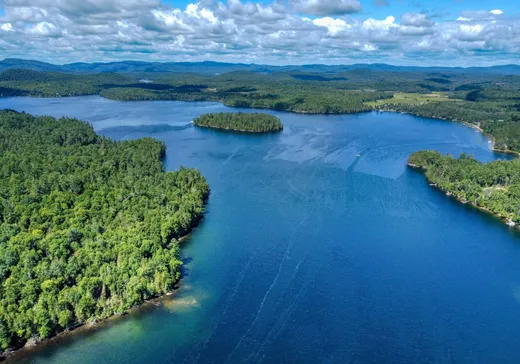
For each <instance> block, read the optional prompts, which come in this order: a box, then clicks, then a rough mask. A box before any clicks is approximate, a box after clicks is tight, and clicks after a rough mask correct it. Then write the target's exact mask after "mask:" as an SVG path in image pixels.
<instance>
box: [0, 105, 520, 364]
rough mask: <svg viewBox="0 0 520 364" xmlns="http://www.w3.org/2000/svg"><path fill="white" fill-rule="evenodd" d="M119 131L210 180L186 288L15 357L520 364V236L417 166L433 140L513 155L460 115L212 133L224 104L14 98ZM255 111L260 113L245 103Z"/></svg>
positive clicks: (487, 156)
mask: <svg viewBox="0 0 520 364" xmlns="http://www.w3.org/2000/svg"><path fill="white" fill-rule="evenodd" d="M0 108H11V109H15V110H19V111H27V112H29V113H33V114H45V115H53V116H74V117H77V118H81V119H83V120H86V121H89V122H90V123H92V125H93V126H94V128H95V129H96V131H98V132H99V133H101V134H103V135H106V136H108V137H110V138H113V139H116V140H124V139H134V138H141V137H144V136H150V137H154V138H157V139H160V140H162V141H164V142H165V143H166V145H167V154H166V158H165V160H164V166H165V169H166V170H174V169H176V168H178V167H179V166H181V165H184V166H188V167H195V168H198V169H199V170H200V171H201V172H202V173H203V175H204V176H205V177H206V178H207V180H208V182H209V184H210V186H211V189H212V192H211V196H210V199H209V204H208V209H207V213H206V216H205V218H204V220H203V222H202V223H201V225H200V226H199V227H198V228H196V229H195V231H194V232H193V234H192V235H191V237H190V238H189V239H188V240H187V241H186V242H185V243H184V245H185V246H184V249H183V260H184V262H185V270H184V278H183V280H182V282H181V285H180V289H179V290H178V291H177V293H176V294H175V295H174V296H171V297H167V298H165V299H162V300H160V306H158V307H156V306H155V305H152V304H147V305H145V306H144V307H143V308H141V309H138V310H135V311H134V312H132V313H131V314H129V315H127V316H125V317H122V318H119V319H117V320H111V321H109V322H107V323H105V324H104V325H101V327H97V328H94V329H91V330H80V331H79V332H77V333H74V334H72V335H67V336H65V337H63V338H58V339H56V340H54V341H52V342H51V343H49V344H47V345H45V346H44V347H43V348H39V349H37V350H33V351H24V352H21V353H20V355H19V356H18V357H17V358H16V359H17V360H20V361H28V362H34V363H97V364H101V363H142V362H153V363H242V362H248V363H249V362H250V363H281V362H284V363H414V364H419V363H471V364H475V363H486V364H488V363H519V362H520V239H519V238H520V237H519V234H518V233H516V232H515V231H513V230H511V229H510V228H508V227H507V226H506V225H505V224H503V223H502V222H501V221H499V220H498V219H495V218H493V217H491V216H488V215H486V214H484V213H481V212H479V211H476V210H475V209H473V208H471V207H469V206H465V205H462V204H459V203H457V202H456V201H454V200H453V199H451V198H448V197H447V196H446V195H444V194H443V193H441V192H440V191H438V190H435V189H433V188H432V187H430V186H429V185H428V183H427V182H426V181H425V179H424V176H423V175H421V174H420V173H418V172H416V171H413V170H410V169H408V168H407V167H406V160H407V158H408V156H409V155H410V154H411V153H412V152H414V151H416V150H419V149H436V150H439V151H440V152H442V153H451V154H452V155H456V156H458V155H459V154H460V153H462V152H466V153H468V154H472V155H474V156H475V157H476V158H478V159H479V160H481V161H491V160H494V159H497V158H506V157H505V156H503V155H500V154H496V153H493V152H492V151H491V150H490V144H489V140H488V138H486V137H484V136H483V135H481V134H480V133H478V132H476V131H475V130H474V129H471V128H469V127H466V126H464V125H461V124H457V123H451V122H446V121H440V120H431V119H425V118H419V117H413V116H409V115H402V114H394V113H364V114H357V115H337V116H324V115H297V114H290V113H280V112H274V111H267V112H268V113H270V114H273V115H276V116H278V117H280V118H281V120H282V122H283V123H284V130H283V132H282V133H279V134H269V135H249V134H237V133H226V132H221V131H215V130H210V129H199V128H196V127H194V126H193V125H192V124H191V120H193V118H195V117H196V116H198V115H200V114H202V113H206V112H218V111H236V110H237V109H230V108H228V107H225V106H223V105H221V104H218V103H207V102H204V103H185V102H171V101H169V102H158V101H153V102H118V101H110V100H106V99H103V98H100V97H79V98H61V99H34V98H7V99H5V98H4V99H0ZM243 111H245V112H252V111H253V110H243Z"/></svg>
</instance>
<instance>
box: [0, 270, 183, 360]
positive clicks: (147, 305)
mask: <svg viewBox="0 0 520 364" xmlns="http://www.w3.org/2000/svg"><path fill="white" fill-rule="evenodd" d="M181 281H182V278H181V280H179V282H178V283H177V284H176V285H175V287H174V288H173V290H171V291H169V292H166V293H165V294H163V295H160V296H155V297H152V298H149V299H147V300H144V301H143V302H142V303H140V304H137V305H135V306H132V307H131V308H130V309H129V310H128V311H126V312H124V313H121V314H114V315H111V316H108V317H105V318H98V319H94V320H93V321H91V322H85V323H83V324H77V325H76V326H73V327H71V328H68V329H67V330H64V331H61V332H59V333H57V334H56V335H54V336H50V337H48V338H45V339H40V340H34V341H28V342H27V343H26V344H25V345H24V346H22V347H20V348H18V349H15V350H10V351H6V352H3V353H0V362H16V361H17V360H19V359H23V358H24V357H25V356H26V355H30V354H31V353H32V352H35V351H39V350H42V349H44V348H45V347H46V346H47V345H50V344H52V343H53V342H55V341H56V340H58V341H64V340H67V339H72V338H73V336H74V335H85V334H93V333H96V332H97V331H99V330H103V329H105V328H108V327H109V326H110V325H111V324H115V323H117V322H118V321H120V320H124V319H125V317H126V316H129V315H135V314H139V313H140V312H146V311H148V310H153V309H155V308H157V307H160V306H163V301H164V300H166V299H173V297H174V296H176V295H177V293H178V292H179V290H180V289H181V285H180V282H181Z"/></svg>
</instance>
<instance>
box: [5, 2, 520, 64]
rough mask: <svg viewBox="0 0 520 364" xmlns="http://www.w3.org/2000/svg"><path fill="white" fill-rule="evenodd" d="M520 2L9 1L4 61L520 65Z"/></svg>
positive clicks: (6, 11) (7, 3)
mask: <svg viewBox="0 0 520 364" xmlns="http://www.w3.org/2000/svg"><path fill="white" fill-rule="evenodd" d="M518 1H519V0H494V1H491V0H274V1H270V0H264V1H252V0H251V1H246V0H200V1H198V2H197V1H193V0H0V59H3V58H13V57H15V58H25V59H37V60H41V61H46V62H51V63H57V64H62V63H68V62H107V61H120V60H142V61H161V62H165V61H168V62H178V61H183V62H185V61H221V62H232V63H257V64H273V65H285V64H293V65H296V64H316V63H322V64H353V63H388V64H395V65H419V66H434V65H435V66H489V65H498V64H511V63H513V64H519V63H520V6H519V5H518Z"/></svg>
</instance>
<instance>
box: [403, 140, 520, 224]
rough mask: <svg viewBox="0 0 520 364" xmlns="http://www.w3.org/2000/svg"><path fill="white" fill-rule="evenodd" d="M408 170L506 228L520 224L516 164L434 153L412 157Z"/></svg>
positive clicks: (519, 169)
mask: <svg viewBox="0 0 520 364" xmlns="http://www.w3.org/2000/svg"><path fill="white" fill-rule="evenodd" d="M408 166H410V167H412V168H419V169H421V170H422V171H423V172H424V174H425V175H426V178H427V180H428V182H430V184H432V185H433V186H435V187H438V188H440V189H441V190H443V191H444V192H446V194H447V195H449V196H453V197H455V198H457V199H458V200H459V201H460V202H462V203H470V204H471V205H473V206H475V207H478V208H480V209H482V210H485V211H488V212H490V213H491V214H493V215H495V216H497V217H500V218H502V219H503V220H504V221H505V222H506V223H507V224H508V225H509V226H515V225H517V224H519V223H520V214H519V210H518V206H520V160H519V159H514V160H510V161H504V160H497V161H494V162H490V163H481V162H479V161H478V160H476V159H475V158H473V157H472V156H469V155H466V154H464V153H463V154H461V156H460V157H459V158H453V157H452V156H450V155H446V156H443V155H442V154H440V153H439V152H437V151H433V150H426V151H425V150H423V151H418V152H415V153H413V154H412V155H411V156H410V158H409V159H408Z"/></svg>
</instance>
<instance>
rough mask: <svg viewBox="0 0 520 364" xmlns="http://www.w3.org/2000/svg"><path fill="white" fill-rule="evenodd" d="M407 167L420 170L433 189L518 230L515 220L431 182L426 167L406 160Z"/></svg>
mask: <svg viewBox="0 0 520 364" xmlns="http://www.w3.org/2000/svg"><path fill="white" fill-rule="evenodd" d="M406 165H407V167H408V168H411V169H413V170H415V171H418V172H419V171H420V172H421V173H422V175H423V176H424V178H425V179H426V182H428V184H429V185H430V186H431V187H434V188H435V189H437V190H438V191H441V192H443V193H444V194H445V195H446V196H448V197H450V198H452V199H454V200H456V201H457V202H459V203H461V204H463V205H469V206H471V207H473V208H475V209H477V210H480V211H482V212H485V213H486V214H488V215H491V216H493V217H495V218H498V219H500V220H501V221H502V222H503V223H504V224H506V225H507V226H508V227H509V228H514V229H516V230H520V224H516V223H515V222H513V221H511V220H510V219H508V218H506V217H503V216H501V215H498V214H496V213H494V212H493V211H491V210H489V209H487V208H486V207H482V206H478V205H476V204H475V203H474V202H471V201H467V200H465V199H463V198H461V197H460V196H457V195H455V194H454V193H453V192H451V191H448V190H445V189H444V188H442V187H440V186H439V185H438V184H436V183H432V182H431V181H429V180H428V178H427V177H426V175H425V173H424V172H425V171H426V169H425V168H423V167H421V166H418V165H416V164H413V163H409V162H407V164H406Z"/></svg>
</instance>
